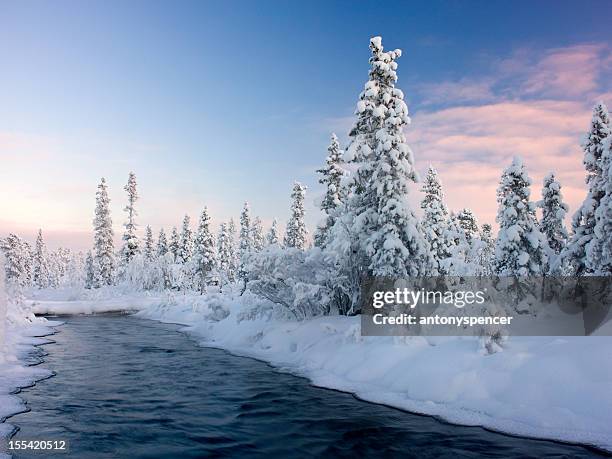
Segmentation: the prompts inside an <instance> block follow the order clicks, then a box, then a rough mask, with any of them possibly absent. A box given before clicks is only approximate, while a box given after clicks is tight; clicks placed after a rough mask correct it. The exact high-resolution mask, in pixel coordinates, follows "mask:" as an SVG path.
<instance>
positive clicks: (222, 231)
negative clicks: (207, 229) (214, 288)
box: [217, 223, 234, 284]
mask: <svg viewBox="0 0 612 459" xmlns="http://www.w3.org/2000/svg"><path fill="white" fill-rule="evenodd" d="M232 257H233V255H232V253H231V250H230V241H229V231H228V224H227V223H221V227H220V228H219V236H218V237H217V260H218V269H219V276H220V277H221V279H220V281H221V284H224V283H225V281H228V282H232V280H233V277H234V276H233V273H232V272H231V270H232V263H233V262H232Z"/></svg>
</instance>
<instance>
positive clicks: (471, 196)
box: [407, 44, 612, 223]
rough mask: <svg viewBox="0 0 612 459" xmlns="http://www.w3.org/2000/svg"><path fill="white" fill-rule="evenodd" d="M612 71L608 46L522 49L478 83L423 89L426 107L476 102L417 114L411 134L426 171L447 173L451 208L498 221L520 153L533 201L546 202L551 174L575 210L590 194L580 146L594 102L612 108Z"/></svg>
mask: <svg viewBox="0 0 612 459" xmlns="http://www.w3.org/2000/svg"><path fill="white" fill-rule="evenodd" d="M611 69H612V55H611V53H610V49H609V47H608V46H607V45H602V44H587V45H576V46H570V47H566V48H556V49H551V50H548V51H546V52H544V53H541V54H539V55H535V54H534V53H530V52H528V51H526V50H521V51H519V52H516V53H515V54H514V55H513V56H512V57H511V58H508V59H505V60H501V61H498V62H497V63H496V64H494V65H492V68H491V74H490V75H488V76H485V77H481V78H480V79H478V80H469V79H461V80H459V81H457V82H441V83H439V84H437V85H436V84H430V85H427V86H424V87H422V88H421V89H422V90H423V91H424V93H425V94H423V97H424V99H425V103H429V102H431V101H434V102H439V101H441V100H443V96H444V95H446V94H447V95H448V97H447V101H448V102H449V103H452V104H456V103H458V102H459V103H465V102H468V103H469V105H468V104H466V105H460V106H453V107H450V108H443V109H440V110H433V111H417V112H416V114H415V115H414V117H413V125H412V126H411V127H410V129H409V130H408V131H407V136H408V140H409V142H410V144H411V145H412V147H413V149H414V150H415V156H416V158H417V163H418V164H417V165H418V167H419V169H420V170H425V168H426V167H427V165H428V164H429V163H431V164H433V165H434V167H436V168H437V169H438V170H439V172H440V176H441V178H442V180H443V182H444V185H445V189H446V193H447V197H448V203H449V207H450V208H452V209H459V208H461V207H471V208H472V209H473V210H474V211H475V212H476V213H477V215H478V216H479V218H480V219H481V221H487V222H491V223H492V222H493V221H494V219H495V214H496V210H497V204H496V196H495V190H496V187H497V182H498V180H499V176H500V174H501V172H502V170H503V168H504V167H505V166H506V165H507V164H509V163H510V161H511V159H512V157H513V156H515V155H519V156H522V157H523V159H524V160H525V164H526V165H527V168H528V171H529V174H530V176H531V178H532V180H533V188H532V199H533V200H538V199H539V198H540V188H541V182H542V179H543V177H544V175H545V174H546V173H548V172H549V171H551V170H552V171H555V173H556V174H557V176H558V178H559V180H560V181H561V184H562V186H563V192H564V196H565V199H566V201H567V202H568V204H569V205H570V207H571V209H570V214H571V213H573V211H574V210H575V209H576V208H577V207H578V206H579V205H580V203H581V202H582V199H583V198H584V193H585V188H584V168H583V166H582V151H581V149H580V142H581V139H582V136H583V135H584V133H585V132H586V130H587V129H588V123H589V120H590V116H591V115H590V109H591V104H592V103H594V102H595V101H596V100H599V99H600V98H602V97H603V99H604V100H606V97H605V96H608V97H607V101H608V102H610V103H612V100H610V94H611V93H612V92H611V91H610V90H611V87H610V83H609V81H610V78H609V77H610V74H609V71H610V70H611ZM602 82H603V83H602ZM495 88H497V92H496V91H495ZM453 94H457V95H458V97H455V98H453Z"/></svg>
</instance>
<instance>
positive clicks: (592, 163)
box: [555, 103, 610, 275]
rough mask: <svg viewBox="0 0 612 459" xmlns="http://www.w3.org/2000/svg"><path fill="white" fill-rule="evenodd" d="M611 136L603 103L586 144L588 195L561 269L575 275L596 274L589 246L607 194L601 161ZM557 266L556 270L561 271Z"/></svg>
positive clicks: (578, 213) (595, 109)
mask: <svg viewBox="0 0 612 459" xmlns="http://www.w3.org/2000/svg"><path fill="white" fill-rule="evenodd" d="M608 136H610V115H609V113H608V109H607V107H606V106H605V105H604V104H603V103H598V104H596V105H595V107H593V117H592V119H591V126H590V129H589V132H588V134H587V136H586V138H585V141H584V143H583V150H584V158H583V164H584V167H585V169H586V172H587V176H586V184H587V188H588V190H587V195H586V198H585V199H584V202H583V203H582V205H581V206H580V208H579V209H578V210H577V211H576V213H575V214H574V216H573V219H572V229H573V234H572V237H571V238H570V240H569V241H568V243H567V245H566V247H565V249H564V250H563V251H562V252H561V256H560V257H559V263H557V265H566V266H569V267H570V271H571V273H572V274H576V275H584V274H592V270H591V268H589V265H591V264H592V263H589V261H588V260H587V251H586V246H587V245H588V244H589V243H590V242H591V239H592V238H593V234H594V230H595V223H596V222H595V220H596V218H595V213H596V211H597V208H598V207H599V203H600V201H601V199H602V198H603V196H604V194H605V183H603V182H602V175H603V171H602V167H601V163H602V161H601V157H602V154H603V152H604V142H605V140H606V138H607V137H608ZM558 267H559V266H556V267H555V268H558Z"/></svg>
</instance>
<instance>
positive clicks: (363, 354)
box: [33, 292, 612, 451]
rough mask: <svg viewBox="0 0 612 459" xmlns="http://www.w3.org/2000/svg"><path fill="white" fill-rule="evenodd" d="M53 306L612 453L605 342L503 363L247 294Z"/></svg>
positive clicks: (449, 340)
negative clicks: (180, 330) (167, 329)
mask: <svg viewBox="0 0 612 459" xmlns="http://www.w3.org/2000/svg"><path fill="white" fill-rule="evenodd" d="M54 295H55V296H53V297H51V298H50V301H46V300H42V297H43V296H44V295H41V294H39V296H38V299H36V300H35V301H34V304H33V306H34V310H35V311H38V312H46V313H50V312H57V313H68V312H71V313H89V312H91V311H96V312H102V311H103V310H105V308H106V307H108V310H118V309H138V310H139V312H138V313H137V314H138V315H139V316H141V317H143V318H148V319H154V320H160V321H164V322H172V323H179V324H184V325H186V328H185V329H184V330H185V331H187V332H188V333H190V334H191V335H192V336H193V337H194V338H195V339H197V340H198V342H199V343H201V344H202V345H204V346H212V347H219V348H223V349H226V350H228V351H230V352H233V353H235V354H239V355H244V356H250V357H254V358H258V359H261V360H264V361H267V362H269V363H271V364H273V365H274V366H276V367H278V368H279V369H281V370H285V371H289V372H292V373H295V374H298V375H301V376H305V377H307V378H309V379H310V380H311V381H312V383H313V384H315V385H318V386H322V387H327V388H333V389H338V390H343V391H347V392H352V393H354V394H356V395H357V396H358V397H360V398H362V399H364V400H368V401H372V402H378V403H384V404H387V405H391V406H394V407H398V408H402V409H406V410H409V411H413V412H418V413H424V414H429V415H434V416H439V417H441V418H443V419H445V420H447V421H450V422H453V423H457V424H465V425H479V426H484V427H487V428H490V429H494V430H498V431H502V432H507V433H512V434H517V435H524V436H530V437H538V438H548V439H557V440H563V441H568V442H578V443H585V444H591V445H596V446H598V447H601V448H604V449H607V450H611V451H612V390H610V388H612V337H590V338H580V337H564V338H555V337H513V338H511V339H510V340H509V342H508V343H507V344H506V347H505V349H504V350H503V352H498V353H496V354H492V355H488V354H487V353H486V352H485V350H484V349H483V345H482V343H481V341H480V340H479V339H477V338H467V337H463V338H455V337H444V338H422V337H416V338H404V337H395V338H393V337H362V336H361V335H360V322H359V318H358V317H344V316H328V317H320V318H316V319H312V320H307V321H303V322H296V321H291V320H286V319H279V318H278V314H277V311H275V309H274V307H273V306H272V305H271V304H269V303H267V302H265V301H262V300H261V299H258V298H257V297H254V296H252V295H250V294H249V293H248V292H247V293H246V294H245V295H244V296H242V297H240V296H239V295H237V294H236V295H233V294H231V293H225V294H224V295H219V294H216V293H211V294H208V295H204V296H200V295H197V294H186V295H185V294H174V295H168V294H166V295H163V296H157V297H155V296H151V295H145V294H129V295H125V296H113V295H112V294H111V293H110V292H106V293H104V292H99V293H98V294H97V295H98V297H97V298H95V299H81V298H76V297H75V298H72V301H61V300H60V299H59V296H60V293H59V292H55V293H54ZM105 295H106V297H105ZM121 305H123V307H122V308H121Z"/></svg>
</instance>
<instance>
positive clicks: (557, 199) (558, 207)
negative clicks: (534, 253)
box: [538, 172, 569, 255]
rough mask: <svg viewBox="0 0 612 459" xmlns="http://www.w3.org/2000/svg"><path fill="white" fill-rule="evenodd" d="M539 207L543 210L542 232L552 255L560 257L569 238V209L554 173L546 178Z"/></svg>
mask: <svg viewBox="0 0 612 459" xmlns="http://www.w3.org/2000/svg"><path fill="white" fill-rule="evenodd" d="M538 206H539V207H540V208H541V209H542V220H541V221H540V231H541V232H542V234H544V236H545V237H546V240H547V241H548V247H550V249H551V251H552V253H553V254H555V255H558V254H560V253H561V251H562V250H563V248H564V247H565V244H566V242H567V238H568V234H567V229H566V228H565V223H564V220H565V215H566V214H567V211H568V209H569V207H568V206H567V204H565V203H564V202H563V196H562V195H561V184H560V183H559V182H558V181H557V179H556V178H555V174H554V173H552V172H550V173H549V174H548V175H547V176H546V177H544V186H543V188H542V200H541V201H539V202H538Z"/></svg>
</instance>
